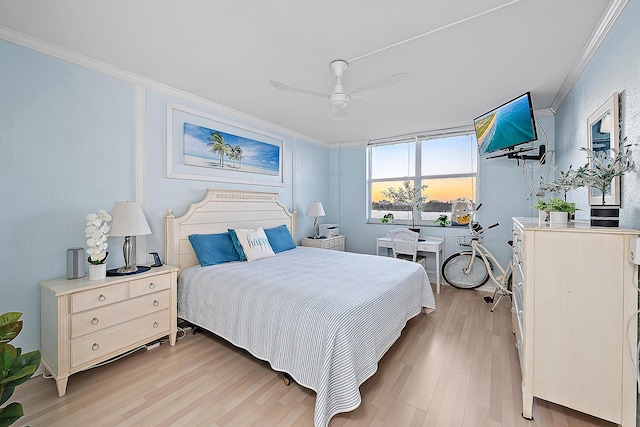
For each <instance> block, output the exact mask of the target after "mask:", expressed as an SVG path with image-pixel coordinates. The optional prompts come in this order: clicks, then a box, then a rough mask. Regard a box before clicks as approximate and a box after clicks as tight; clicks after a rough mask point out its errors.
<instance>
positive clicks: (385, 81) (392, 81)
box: [349, 73, 409, 98]
mask: <svg viewBox="0 0 640 427" xmlns="http://www.w3.org/2000/svg"><path fill="white" fill-rule="evenodd" d="M408 78H409V73H397V74H394V75H391V76H388V77H384V78H382V79H379V80H375V81H372V82H370V83H367V84H364V85H362V86H360V87H359V88H357V89H355V90H354V91H353V92H351V93H350V94H349V96H350V97H351V98H362V97H363V96H366V95H368V94H370V93H371V92H374V91H376V90H379V89H384V88H388V87H394V86H398V85H399V84H400V83H402V82H403V81H405V80H407V79H408Z"/></svg>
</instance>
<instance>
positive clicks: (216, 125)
mask: <svg viewBox="0 0 640 427" xmlns="http://www.w3.org/2000/svg"><path fill="white" fill-rule="evenodd" d="M283 159H284V140H283V139H282V137H280V136H277V135H273V134H270V133H268V132H265V131H262V130H259V129H254V128H251V127H249V126H246V125H241V124H239V123H235V122H232V121H230V120H227V119H223V118H221V117H216V116H213V115H209V114H206V113H203V112H200V111H197V110H194V109H191V108H189V107H184V106H181V105H177V104H174V103H171V102H168V103H167V177H168V178H178V179H192V180H199V181H219V182H232V183H240V184H253V185H268V186H284V171H283Z"/></svg>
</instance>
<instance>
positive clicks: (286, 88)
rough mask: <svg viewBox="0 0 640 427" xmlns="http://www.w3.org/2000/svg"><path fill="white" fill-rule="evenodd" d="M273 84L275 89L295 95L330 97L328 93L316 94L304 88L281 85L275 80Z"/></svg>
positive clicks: (272, 81)
mask: <svg viewBox="0 0 640 427" xmlns="http://www.w3.org/2000/svg"><path fill="white" fill-rule="evenodd" d="M271 84H272V85H273V87H275V88H276V89H280V90H282V91H285V92H293V93H302V94H305V95H312V96H317V97H320V98H328V97H329V96H330V95H328V94H326V93H320V92H316V91H313V90H310V89H302V88H298V87H292V86H287V85H286V84H284V83H280V82H278V81H275V80H271Z"/></svg>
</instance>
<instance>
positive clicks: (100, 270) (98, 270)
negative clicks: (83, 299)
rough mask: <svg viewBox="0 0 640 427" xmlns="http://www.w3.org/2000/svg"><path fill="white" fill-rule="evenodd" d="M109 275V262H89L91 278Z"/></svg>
mask: <svg viewBox="0 0 640 427" xmlns="http://www.w3.org/2000/svg"><path fill="white" fill-rule="evenodd" d="M105 277H107V264H98V265H95V264H89V280H102V279H104V278H105Z"/></svg>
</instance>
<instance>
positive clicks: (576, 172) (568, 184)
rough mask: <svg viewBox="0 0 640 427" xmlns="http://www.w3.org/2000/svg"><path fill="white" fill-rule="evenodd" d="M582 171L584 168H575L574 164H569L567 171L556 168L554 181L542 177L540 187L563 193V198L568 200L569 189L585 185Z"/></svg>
mask: <svg viewBox="0 0 640 427" xmlns="http://www.w3.org/2000/svg"><path fill="white" fill-rule="evenodd" d="M582 172H583V168H578V169H573V165H569V169H568V170H566V171H558V170H557V169H555V171H554V174H553V180H552V181H547V180H546V179H545V178H543V177H540V184H539V189H540V190H541V191H543V192H545V193H556V194H562V198H563V199H564V200H567V193H568V192H569V191H571V190H575V189H576V188H579V187H583V186H584V185H585V181H584V178H583V173H582ZM536 209H537V208H536Z"/></svg>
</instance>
